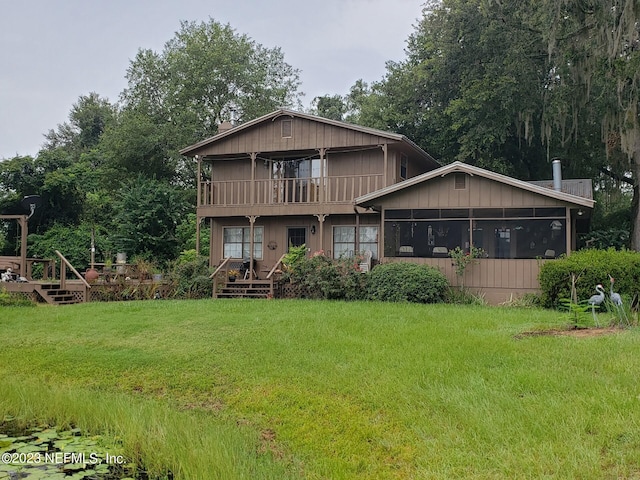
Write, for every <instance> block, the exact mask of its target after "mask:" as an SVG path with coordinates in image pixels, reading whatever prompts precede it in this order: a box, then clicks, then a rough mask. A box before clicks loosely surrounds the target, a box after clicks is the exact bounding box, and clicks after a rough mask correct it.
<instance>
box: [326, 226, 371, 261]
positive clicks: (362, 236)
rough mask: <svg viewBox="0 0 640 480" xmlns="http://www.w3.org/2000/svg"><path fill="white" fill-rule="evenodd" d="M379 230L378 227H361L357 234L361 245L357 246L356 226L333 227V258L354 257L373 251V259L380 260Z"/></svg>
mask: <svg viewBox="0 0 640 480" xmlns="http://www.w3.org/2000/svg"><path fill="white" fill-rule="evenodd" d="M379 230H380V229H379V227H378V226H377V225H364V226H360V231H359V232H357V235H358V244H359V245H357V246H356V227H355V226H339V227H333V258H340V257H353V256H355V254H356V253H362V252H365V251H367V250H371V253H372V254H373V258H378V232H379ZM356 249H357V250H356Z"/></svg>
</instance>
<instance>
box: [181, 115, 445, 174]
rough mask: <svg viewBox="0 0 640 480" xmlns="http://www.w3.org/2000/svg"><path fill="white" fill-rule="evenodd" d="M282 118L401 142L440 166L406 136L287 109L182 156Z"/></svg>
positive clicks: (223, 134)
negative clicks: (306, 121)
mask: <svg viewBox="0 0 640 480" xmlns="http://www.w3.org/2000/svg"><path fill="white" fill-rule="evenodd" d="M281 116H289V117H297V118H302V119H305V120H310V121H314V122H320V123H324V124H327V125H332V126H335V127H339V128H345V129H348V130H353V131H356V132H361V133H366V134H369V135H376V136H378V137H382V138H388V139H389V140H393V141H395V142H400V143H403V144H405V145H407V146H409V147H410V148H411V149H412V150H414V151H415V152H416V153H418V154H419V155H420V156H422V157H425V158H427V159H428V160H430V161H432V162H433V164H434V165H436V166H437V165H440V162H438V161H437V160H436V159H434V158H433V157H432V156H431V155H429V154H428V153H427V152H425V151H424V150H422V149H421V148H420V147H419V146H418V145H416V144H415V143H414V142H413V141H411V140H410V139H409V138H407V137H405V136H404V135H401V134H399V133H392V132H387V131H384V130H378V129H375V128H369V127H363V126H361V125H355V124H352V123H347V122H341V121H339V120H331V119H329V118H324V117H319V116H317V115H312V114H309V113H303V112H296V111H294V110H288V109H286V108H281V109H278V110H276V111H274V112H271V113H269V114H267V115H263V116H262V117H258V118H255V119H253V120H250V121H248V122H245V123H243V124H241V125H237V126H235V127H233V128H231V129H230V130H226V131H224V132H221V133H218V134H217V135H214V136H213V137H209V138H207V139H205V140H202V141H200V142H198V143H195V144H193V145H190V146H188V147H186V148H183V149H182V150H180V152H179V153H180V154H181V155H185V156H191V155H196V154H197V151H198V150H200V149H202V148H203V147H206V146H208V145H211V144H212V143H215V142H218V141H220V140H222V139H225V138H228V137H230V136H232V135H237V134H238V133H240V132H243V131H244V130H247V129H249V128H251V127H253V126H255V125H258V124H260V123H263V122H266V121H272V120H275V119H276V118H278V117H281Z"/></svg>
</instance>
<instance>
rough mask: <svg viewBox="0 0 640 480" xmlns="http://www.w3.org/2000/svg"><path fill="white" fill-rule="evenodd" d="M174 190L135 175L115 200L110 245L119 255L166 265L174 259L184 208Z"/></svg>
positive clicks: (181, 196) (185, 206)
mask: <svg viewBox="0 0 640 480" xmlns="http://www.w3.org/2000/svg"><path fill="white" fill-rule="evenodd" d="M187 207H188V206H187V204H186V202H184V200H183V195H182V193H181V192H180V191H179V190H177V189H176V188H174V187H171V186H169V185H166V184H165V183H162V182H159V181H157V180H154V179H149V178H146V177H144V176H142V175H139V176H137V177H135V178H134V179H132V180H131V181H129V182H128V183H127V184H125V185H124V186H123V187H122V188H121V189H120V191H119V192H118V194H117V195H116V198H115V205H114V212H115V213H114V216H115V218H114V221H115V225H116V231H115V232H114V235H113V242H114V244H115V246H116V248H117V249H118V251H119V252H126V253H127V254H128V255H129V256H130V257H134V256H141V257H144V258H147V259H149V260H153V261H154V262H156V263H166V262H167V261H169V260H171V259H174V258H176V257H177V255H178V246H179V244H178V239H177V237H176V228H177V226H178V224H179V223H180V220H181V219H182V218H183V217H184V216H185V215H186V213H187V211H188V208H187Z"/></svg>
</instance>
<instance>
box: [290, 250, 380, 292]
mask: <svg viewBox="0 0 640 480" xmlns="http://www.w3.org/2000/svg"><path fill="white" fill-rule="evenodd" d="M290 279H291V281H292V282H293V283H296V284H298V285H299V286H300V287H301V289H302V292H301V294H302V295H303V296H304V297H307V298H316V299H327V300H360V299H364V298H365V295H366V281H367V275H366V274H363V273H361V272H360V270H359V268H358V260H357V259H349V258H341V259H339V260H333V259H331V258H329V257H327V256H325V255H324V254H323V253H322V252H318V253H316V254H314V255H313V256H312V257H310V258H306V257H300V256H297V257H296V259H295V262H292V266H291V273H290Z"/></svg>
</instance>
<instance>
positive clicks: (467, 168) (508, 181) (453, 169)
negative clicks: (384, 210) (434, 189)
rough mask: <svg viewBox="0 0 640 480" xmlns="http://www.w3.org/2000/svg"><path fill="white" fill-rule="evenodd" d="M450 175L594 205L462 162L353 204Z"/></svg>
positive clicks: (569, 194) (573, 202)
mask: <svg viewBox="0 0 640 480" xmlns="http://www.w3.org/2000/svg"><path fill="white" fill-rule="evenodd" d="M450 173H466V174H468V175H471V176H474V175H477V176H479V177H484V178H487V179H489V180H493V181H496V182H500V183H503V184H505V185H510V186H512V187H514V188H520V189H522V190H526V191H529V192H532V193H536V194H539V195H543V196H546V197H550V198H554V199H556V200H560V201H563V202H568V203H572V204H575V205H579V206H581V207H586V208H593V206H594V205H595V202H594V200H593V199H592V198H591V193H590V194H589V197H583V196H578V195H573V194H571V193H566V192H564V191H556V190H553V189H551V188H547V187H544V186H542V185H538V184H536V183H532V182H525V181H523V180H517V179H515V178H513V177H509V176H507V175H502V174H500V173H495V172H491V171H489V170H485V169H484V168H480V167H475V166H473V165H469V164H466V163H462V162H453V163H450V164H449V165H445V166H444V167H441V168H437V169H435V170H431V171H430V172H427V173H423V174H422V175H418V176H416V177H412V178H409V179H407V180H405V181H403V182H400V183H395V184H393V185H389V186H388V187H385V188H382V189H380V190H376V191H375V192H371V193H368V194H366V195H362V196H361V197H358V198H356V199H355V200H354V202H355V204H356V205H362V204H370V203H371V202H372V201H374V200H377V199H379V198H381V197H384V196H386V195H389V194H391V193H395V192H399V191H401V190H404V189H406V188H411V187H412V186H414V185H418V184H420V183H423V182H427V181H429V180H431V179H433V178H437V177H444V176H445V175H448V174H450ZM569 182H571V181H569ZM588 183H589V184H590V183H591V182H590V181H588Z"/></svg>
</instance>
